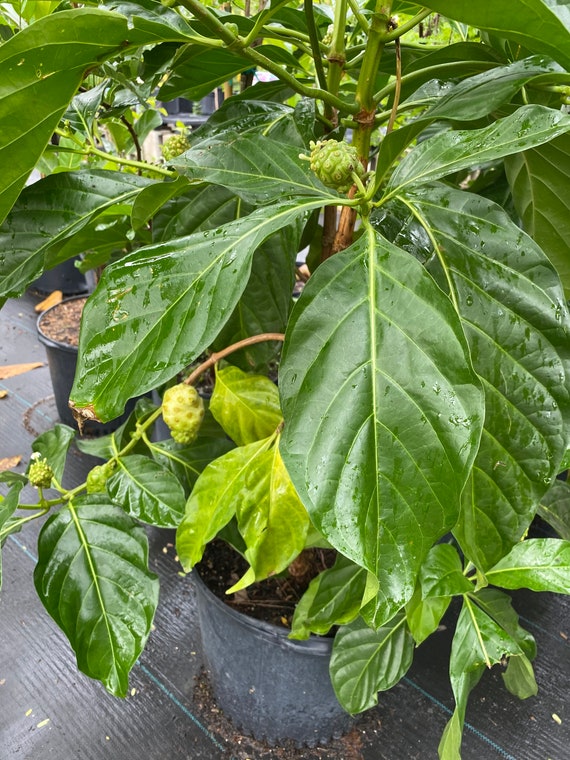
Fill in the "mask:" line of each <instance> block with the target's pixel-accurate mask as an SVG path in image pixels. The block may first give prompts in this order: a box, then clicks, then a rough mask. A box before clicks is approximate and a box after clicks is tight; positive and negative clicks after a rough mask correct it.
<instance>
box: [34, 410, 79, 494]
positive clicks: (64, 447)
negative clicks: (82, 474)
mask: <svg viewBox="0 0 570 760" xmlns="http://www.w3.org/2000/svg"><path fill="white" fill-rule="evenodd" d="M74 438H75V430H73V428H70V427H68V426H67V425H61V424H60V423H57V424H56V425H54V427H53V428H52V429H51V430H47V431H46V432H45V433H42V434H41V435H39V436H38V437H37V438H36V440H35V441H34V442H33V443H32V451H37V452H38V453H39V454H41V455H42V457H44V458H45V459H47V460H48V462H49V465H50V467H51V469H52V470H53V474H54V478H55V480H56V481H58V482H59V483H61V479H62V477H63V470H64V468H65V460H66V458H67V452H68V451H69V447H70V446H71V442H72V441H73V439H74Z"/></svg>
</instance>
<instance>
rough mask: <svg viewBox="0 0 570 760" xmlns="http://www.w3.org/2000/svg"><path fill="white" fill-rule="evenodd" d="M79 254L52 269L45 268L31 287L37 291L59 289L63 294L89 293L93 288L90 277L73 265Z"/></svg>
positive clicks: (46, 291)
mask: <svg viewBox="0 0 570 760" xmlns="http://www.w3.org/2000/svg"><path fill="white" fill-rule="evenodd" d="M77 260H79V256H76V257H75V258H73V259H68V260H67V261H64V262H62V263H61V264H58V265H57V266H55V267H54V268H53V269H47V270H46V271H45V272H43V274H41V275H40V276H39V277H38V279H37V280H34V282H33V283H32V289H33V290H36V291H37V292H38V293H41V294H47V293H53V291H54V290H61V292H62V293H63V295H64V296H75V295H79V294H80V293H89V292H91V291H92V290H93V282H92V281H91V280H92V278H91V277H89V276H88V275H84V274H83V273H82V272H80V271H79V269H78V268H77V267H76V266H75V261H77Z"/></svg>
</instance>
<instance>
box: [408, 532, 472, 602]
mask: <svg viewBox="0 0 570 760" xmlns="http://www.w3.org/2000/svg"><path fill="white" fill-rule="evenodd" d="M419 580H420V584H421V590H422V598H423V599H426V598H428V597H437V596H456V595H458V594H465V593H468V592H469V591H472V590H473V584H472V583H471V581H469V580H468V579H467V578H466V577H465V575H464V574H463V568H462V566H461V559H460V557H459V554H458V553H457V550H456V549H455V547H454V546H451V545H450V544H436V545H435V546H432V548H431V549H430V550H429V552H428V554H427V557H426V559H425V561H424V563H423V565H422V568H421V571H420V576H419Z"/></svg>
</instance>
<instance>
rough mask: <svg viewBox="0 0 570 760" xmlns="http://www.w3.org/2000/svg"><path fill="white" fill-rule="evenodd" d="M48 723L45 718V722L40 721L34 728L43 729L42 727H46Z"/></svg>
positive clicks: (47, 719)
mask: <svg viewBox="0 0 570 760" xmlns="http://www.w3.org/2000/svg"><path fill="white" fill-rule="evenodd" d="M48 723H49V718H46V719H45V720H40V722H39V723H38V725H37V726H36V728H43V727H44V726H47V724H48Z"/></svg>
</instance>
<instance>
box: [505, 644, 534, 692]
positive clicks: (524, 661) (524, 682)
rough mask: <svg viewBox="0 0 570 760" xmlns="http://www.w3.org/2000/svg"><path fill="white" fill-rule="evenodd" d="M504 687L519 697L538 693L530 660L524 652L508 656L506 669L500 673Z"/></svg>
mask: <svg viewBox="0 0 570 760" xmlns="http://www.w3.org/2000/svg"><path fill="white" fill-rule="evenodd" d="M502 676H503V682H504V684H505V686H506V688H507V689H508V690H509V691H510V692H511V694H514V695H515V697H518V698H519V699H528V698H529V697H534V696H536V695H537V694H538V685H537V683H536V678H535V676H534V668H533V667H532V662H531V661H530V660H529V659H528V657H526V656H525V655H524V654H522V655H518V656H515V657H510V658H509V663H508V665H507V669H506V671H505V672H504V673H503V674H502Z"/></svg>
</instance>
